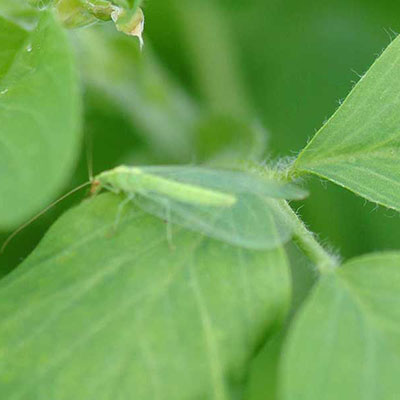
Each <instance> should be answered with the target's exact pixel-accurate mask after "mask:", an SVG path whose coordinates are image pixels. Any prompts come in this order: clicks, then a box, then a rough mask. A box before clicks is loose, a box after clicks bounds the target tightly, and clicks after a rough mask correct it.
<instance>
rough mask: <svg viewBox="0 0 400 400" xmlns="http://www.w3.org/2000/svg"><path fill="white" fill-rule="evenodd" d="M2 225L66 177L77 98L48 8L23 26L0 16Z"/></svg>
mask: <svg viewBox="0 0 400 400" xmlns="http://www.w3.org/2000/svg"><path fill="white" fill-rule="evenodd" d="M0 32H1V34H0V35H1V36H2V37H4V35H5V37H6V40H2V41H1V43H2V44H1V50H0V182H1V185H0V199H1V200H0V229H1V228H7V227H12V226H15V225H16V224H18V223H20V222H21V221H23V220H25V219H26V218H27V217H28V216H30V215H31V214H32V213H34V212H36V211H38V210H39V209H41V208H42V207H43V206H44V204H46V203H47V202H48V201H49V199H51V198H52V197H54V196H55V195H56V193H57V191H58V190H59V189H60V188H61V186H62V185H63V184H64V181H65V179H66V178H67V176H68V175H69V173H70V170H71V168H72V165H73V162H74V160H75V157H76V153H77V147H78V143H79V120H80V112H79V111H80V101H79V93H78V85H77V77H76V71H75V66H74V57H73V55H72V52H71V49H70V46H69V42H68V38H67V37H66V34H65V33H64V31H63V30H62V28H60V27H59V25H58V23H57V22H56V21H55V20H54V18H53V16H52V14H50V13H48V12H43V13H41V16H40V20H39V23H38V25H37V27H35V28H34V29H32V30H24V28H21V27H20V26H17V25H15V24H14V23H13V22H11V21H9V20H7V19H5V18H2V17H0Z"/></svg>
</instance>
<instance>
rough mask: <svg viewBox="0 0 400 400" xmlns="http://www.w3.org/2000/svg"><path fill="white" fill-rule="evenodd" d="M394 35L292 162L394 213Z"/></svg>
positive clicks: (399, 101) (397, 116) (399, 196)
mask: <svg viewBox="0 0 400 400" xmlns="http://www.w3.org/2000/svg"><path fill="white" fill-rule="evenodd" d="M399 92H400V38H398V39H396V40H395V41H394V42H393V43H392V44H391V45H390V46H389V47H388V49H387V50H386V51H385V52H384V54H383V55H382V56H381V57H380V58H379V60H378V61H377V62H376V63H375V64H374V65H373V67H372V68H371V69H370V70H369V71H368V73H367V74H366V75H365V76H364V77H362V78H361V80H360V82H359V83H358V84H357V86H356V87H355V88H354V90H353V91H352V92H351V94H350V95H349V97H348V98H347V99H346V100H345V102H344V103H343V105H342V106H341V107H340V108H339V110H338V111H337V112H336V114H335V115H334V116H333V117H332V118H331V119H330V120H329V121H328V123H327V124H326V125H325V126H324V127H323V128H322V129H321V130H320V131H319V132H318V133H317V134H316V135H315V137H314V138H313V140H312V141H311V142H310V143H309V145H308V146H307V147H306V149H305V150H303V152H302V153H301V154H300V156H299V157H298V159H297V160H296V163H295V165H294V171H295V172H301V171H309V172H312V173H315V174H317V175H320V176H323V177H326V178H328V179H330V180H332V181H333V182H335V183H338V184H340V185H342V186H344V187H346V188H348V189H350V190H352V191H354V192H356V193H358V194H359V195H361V196H363V197H366V198H367V199H368V200H371V201H374V202H377V203H379V204H383V205H384V206H387V207H390V208H394V209H396V210H398V211H400V169H399V168H398V165H399V156H400V130H399V126H400V113H399V112H398V110H399V108H400V97H399Z"/></svg>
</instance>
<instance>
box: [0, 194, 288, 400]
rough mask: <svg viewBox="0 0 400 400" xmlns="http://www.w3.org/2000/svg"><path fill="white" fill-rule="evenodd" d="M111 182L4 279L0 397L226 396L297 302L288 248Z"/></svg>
mask: <svg viewBox="0 0 400 400" xmlns="http://www.w3.org/2000/svg"><path fill="white" fill-rule="evenodd" d="M120 204H121V199H120V198H119V197H117V196H116V195H113V194H105V195H100V196H98V197H96V198H95V199H93V200H88V201H86V202H84V203H83V204H82V205H80V206H79V207H77V208H76V209H73V210H71V211H69V212H68V213H67V214H66V215H65V216H64V217H62V218H61V219H60V220H59V221H58V222H57V223H56V224H55V225H54V226H53V228H52V229H51V231H50V232H49V233H48V235H47V236H46V237H45V239H44V240H43V242H42V243H41V245H39V247H38V249H37V250H36V251H35V252H34V253H33V254H32V255H31V256H30V257H29V258H28V259H27V260H26V261H25V262H24V263H23V264H22V265H21V266H20V267H19V268H18V269H17V270H15V271H14V272H13V273H12V274H10V275H9V276H8V277H7V278H5V279H4V280H3V281H2V282H1V283H0V321H1V322H0V397H1V398H4V399H10V400H11V399H21V400H22V399H26V400H28V399H29V400H43V399H52V400H60V399H65V400H70V399H74V400H75V399H76V400H79V399H82V400H92V399H93V400H103V399H104V400H106V399H107V400H108V399H127V398H132V399H141V400H145V399H160V400H162V399H174V400H179V399H228V398H230V393H231V391H234V392H236V391H238V390H241V386H240V384H241V382H242V380H243V379H244V375H245V374H246V369H247V367H248V362H249V360H250V358H251V355H252V354H253V352H254V350H255V347H256V346H257V345H258V344H259V343H260V341H261V339H262V338H263V337H264V335H266V334H268V333H269V332H270V331H271V330H272V329H275V328H276V327H277V326H279V324H280V322H282V319H283V318H284V316H285V314H286V311H287V309H288V305H289V304H288V303H289V297H290V296H289V287H290V276H289V271H288V268H287V262H286V256H285V253H284V251H283V250H282V249H275V250H273V251H268V252H257V251H248V250H244V249H241V248H238V247H232V246H229V245H226V244H224V243H222V242H218V241H214V240H212V239H209V238H206V237H204V236H199V235H197V234H194V233H191V232H189V231H185V230H182V229H179V228H176V229H175V228H173V231H172V241H173V243H168V240H167V234H166V225H165V223H164V222H163V221H162V220H160V219H156V218H154V217H151V216H149V215H148V214H144V213H143V212H141V211H139V210H138V209H135V208H133V207H130V206H129V207H126V208H124V211H123V214H122V218H121V221H120V223H119V225H118V226H115V220H116V215H117V212H118V209H119V206H120Z"/></svg>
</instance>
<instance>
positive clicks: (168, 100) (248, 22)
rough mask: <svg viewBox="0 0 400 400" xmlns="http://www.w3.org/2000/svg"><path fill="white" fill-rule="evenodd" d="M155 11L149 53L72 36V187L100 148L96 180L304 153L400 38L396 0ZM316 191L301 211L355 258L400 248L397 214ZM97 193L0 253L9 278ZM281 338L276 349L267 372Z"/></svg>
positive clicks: (205, 1)
mask: <svg viewBox="0 0 400 400" xmlns="http://www.w3.org/2000/svg"><path fill="white" fill-rule="evenodd" d="M144 10H145V14H146V31H145V48H144V50H143V52H142V53H140V52H139V49H138V43H137V41H136V40H135V39H133V38H129V37H126V36H123V35H122V34H120V33H117V32H116V31H115V28H114V27H113V26H112V24H103V25H97V26H94V27H91V28H87V29H84V30H80V31H75V32H71V40H73V41H74V43H75V47H76V52H77V55H78V60H79V68H80V71H81V77H82V79H81V80H82V93H83V97H84V104H85V111H84V139H82V154H81V157H80V161H79V163H78V165H77V168H76V171H74V172H73V173H72V174H71V181H70V182H68V183H66V185H65V190H68V189H70V188H73V187H75V186H76V185H77V184H79V183H82V182H83V181H85V180H87V177H88V173H87V164H86V153H87V151H88V152H89V154H91V155H92V157H93V166H94V172H95V173H96V172H100V171H102V170H105V169H107V168H111V167H114V166H116V165H118V164H120V163H123V162H124V163H130V164H153V163H157V164H159V163H193V162H196V163H200V162H207V163H211V164H214V165H224V166H229V165H235V166H237V165H239V164H241V163H242V162H243V160H254V161H259V162H271V160H277V159H278V158H280V157H284V158H293V157H295V156H296V154H298V152H299V151H300V150H301V149H302V148H303V147H304V146H305V144H306V143H307V141H308V140H309V139H310V138H311V137H312V136H313V134H314V133H315V132H316V131H317V130H318V129H319V127H320V126H321V125H322V123H323V122H324V121H325V120H326V119H327V118H329V117H330V115H331V114H332V113H333V112H334V111H335V110H336V109H337V107H338V106H339V103H340V101H341V100H343V99H344V98H345V97H346V95H347V94H348V93H349V91H350V89H351V88H352V86H353V85H354V84H355V82H357V81H358V79H359V76H360V75H362V74H363V73H365V72H366V70H367V69H368V68H369V66H370V65H371V64H372V62H373V61H374V60H375V59H376V57H377V56H378V55H379V54H380V53H381V52H382V50H383V49H384V48H385V47H386V46H387V45H388V44H389V43H390V41H391V40H392V39H393V38H394V37H395V36H396V33H395V32H396V31H400V3H398V2H395V1H393V0H381V1H376V0H326V1H315V0H304V1H301V2H299V1H294V0H287V1H283V0H280V1H278V0H250V1H243V0H230V1H228V0H190V1H182V0H147V1H146V2H145V4H144ZM304 183H305V185H306V186H307V187H308V188H309V189H310V193H311V194H310V197H309V198H308V199H307V200H305V201H304V202H299V203H296V204H293V206H294V208H295V209H298V210H299V214H300V215H301V216H302V218H303V219H304V221H305V222H306V223H307V225H308V226H309V228H310V229H311V230H312V231H314V232H315V233H317V234H318V236H319V238H320V239H321V241H322V242H323V243H325V244H326V245H327V246H328V247H330V248H332V249H333V250H334V251H337V252H338V253H339V254H340V255H341V256H342V257H343V258H345V259H347V258H350V257H353V256H356V255H360V254H364V253H367V252H372V251H379V250H388V249H399V247H400V246H399V244H400V239H399V238H400V218H399V215H398V214H397V213H395V212H394V211H390V210H386V209H384V208H376V207H375V205H374V204H371V203H367V202H366V201H365V200H363V199H361V198H359V197H357V196H355V195H353V194H352V193H350V192H348V191H346V190H344V189H342V188H340V187H337V186H335V185H333V184H330V183H328V182H323V181H321V180H320V179H319V178H312V177H310V178H309V179H308V180H306V181H305V182H304ZM84 197H85V193H84V192H83V193H78V194H76V195H74V196H73V197H71V198H69V199H68V200H67V201H65V202H64V203H63V204H62V205H61V206H57V207H56V208H55V209H53V210H52V211H51V212H49V213H47V214H46V215H45V216H44V217H42V218H41V219H40V220H38V221H36V222H35V223H34V224H33V225H32V226H30V227H29V228H27V229H26V230H25V231H24V232H23V233H21V234H20V235H19V236H18V237H17V238H16V239H15V240H14V241H13V242H12V243H11V244H10V245H9V247H8V248H7V251H6V253H5V254H4V255H2V256H0V257H1V258H0V266H1V267H0V276H1V275H4V274H6V273H7V272H9V271H10V270H11V269H12V268H14V267H15V266H16V265H17V264H18V263H20V262H21V261H22V260H23V258H24V257H26V255H27V254H29V252H30V251H31V250H32V249H33V248H34V246H35V245H36V244H37V242H38V241H39V240H40V237H41V236H42V235H43V233H44V232H45V231H46V229H47V228H48V227H49V225H50V224H51V223H52V222H53V221H54V220H55V219H56V218H57V216H58V215H59V214H60V213H62V212H63V210H65V209H66V208H68V207H70V206H71V205H72V204H74V203H76V202H78V201H81V200H82V199H83V198H84ZM53 200H54V199H53ZM50 201H51V199H50ZM50 201H49V202H50ZM7 234H8V233H7V232H4V233H2V234H0V240H2V239H4V238H5V237H6V236H7ZM292 259H293V260H295V259H296V260H297V261H298V255H295V256H294V257H292ZM301 263H302V264H304V265H305V264H306V262H305V261H304V260H302V261H301ZM304 265H303V268H306V267H305V266H304ZM301 279H305V280H306V281H307V279H309V278H304V276H303V278H302V276H301V274H299V276H298V280H299V281H301ZM299 287H307V283H303V284H299ZM296 296H298V298H301V294H300V295H297V294H296ZM280 341H281V339H280V338H279V337H278V338H276V339H275V340H274V341H272V342H271V343H272V345H269V347H268V346H267V347H266V348H265V349H264V351H265V354H266V359H265V360H264V361H263V363H264V367H263V368H260V369H259V371H261V372H260V373H261V375H262V376H263V377H266V376H267V375H266V373H265V370H266V369H267V368H268V366H266V364H267V365H268V363H269V364H270V365H271V366H273V368H274V366H275V363H274V362H273V361H268V360H273V359H274V357H276V356H277V355H278V354H279V352H278V350H277V349H279V345H280ZM273 368H272V369H273ZM269 376H271V375H269ZM270 380H271V381H273V378H270ZM269 388H270V392H269V393H267V394H266V393H265V391H264V392H263V391H262V390H260V392H259V393H262V397H261V395H260V394H257V393H256V392H257V390H256V389H255V392H254V393H255V394H254V398H264V399H266V398H271V399H272V398H274V393H273V384H271V385H270V386H269ZM266 395H267V397H266ZM257 396H260V397H257ZM268 396H269V397H268Z"/></svg>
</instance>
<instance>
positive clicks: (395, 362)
mask: <svg viewBox="0 0 400 400" xmlns="http://www.w3.org/2000/svg"><path fill="white" fill-rule="evenodd" d="M399 311H400V254H399V253H382V254H379V253H378V254H374V255H368V256H363V257H360V258H356V259H354V260H351V261H349V262H347V263H345V264H344V265H343V266H342V267H341V268H340V269H338V270H337V271H335V272H333V273H330V274H327V275H325V276H323V277H322V278H321V279H320V281H319V282H318V284H317V285H316V287H315V288H314V290H313V293H312V294H311V295H310V298H309V299H308V300H307V301H306V304H305V305H304V307H303V309H302V310H301V311H300V313H299V315H298V316H297V317H296V319H295V321H294V324H293V327H292V329H291V332H290V334H289V337H288V339H287V343H286V354H285V356H284V363H283V368H282V399H298V400H303V399H304V400H305V399H307V400H314V399H318V400H328V399H329V400H331V399H332V400H333V399H369V398H371V399H388V400H391V399H392V400H394V399H396V398H397V397H398V393H400V382H399V380H398V376H399V374H400V363H399V357H400V336H399V326H400V312H399ZM316 349H318V351H316Z"/></svg>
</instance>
